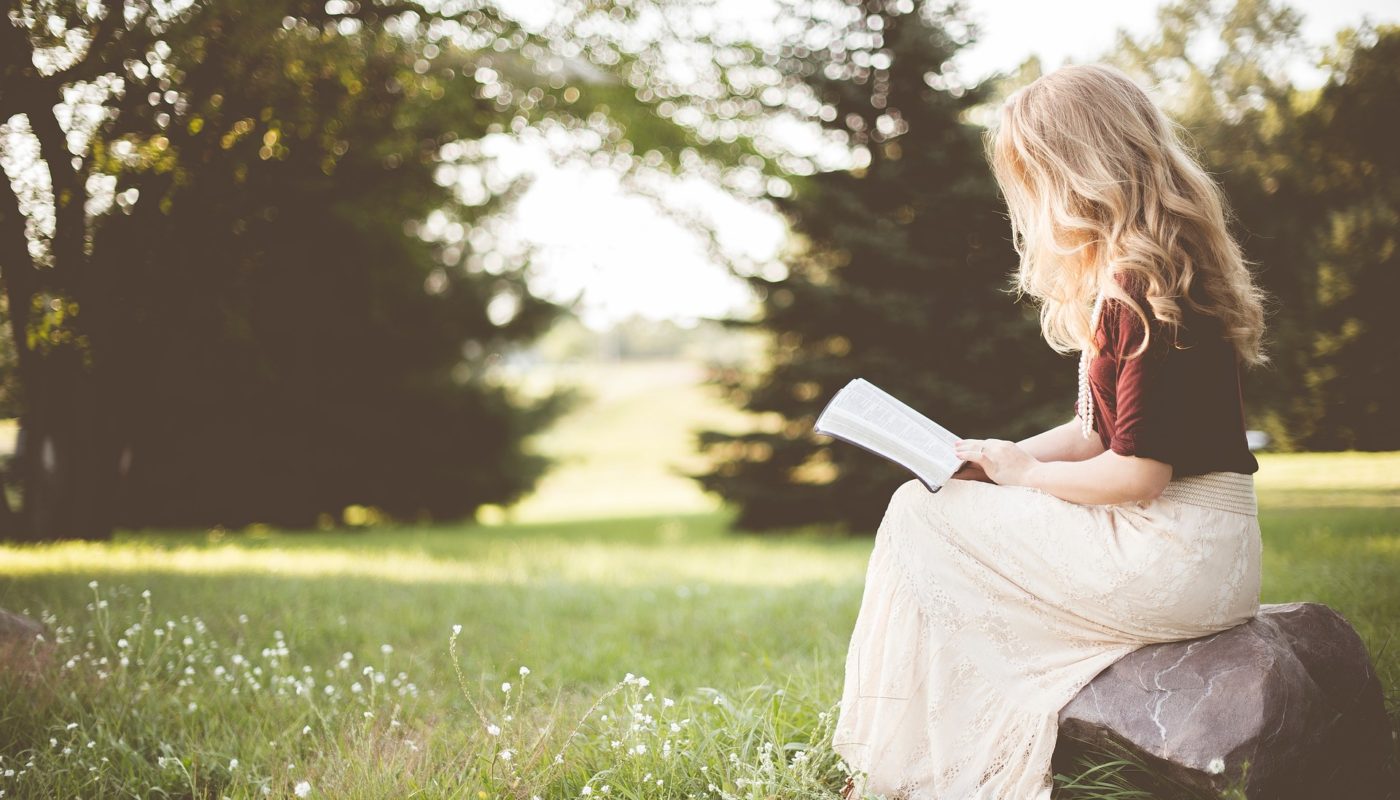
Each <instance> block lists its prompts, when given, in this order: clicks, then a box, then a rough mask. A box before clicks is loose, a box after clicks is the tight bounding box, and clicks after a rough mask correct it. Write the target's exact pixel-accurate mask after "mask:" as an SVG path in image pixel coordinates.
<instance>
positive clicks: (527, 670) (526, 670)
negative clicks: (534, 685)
mask: <svg viewBox="0 0 1400 800" xmlns="http://www.w3.org/2000/svg"><path fill="white" fill-rule="evenodd" d="M529 674H530V668H529V667H527V666H524V665H522V666H521V667H520V677H522V678H523V677H525V676H526V675H529Z"/></svg>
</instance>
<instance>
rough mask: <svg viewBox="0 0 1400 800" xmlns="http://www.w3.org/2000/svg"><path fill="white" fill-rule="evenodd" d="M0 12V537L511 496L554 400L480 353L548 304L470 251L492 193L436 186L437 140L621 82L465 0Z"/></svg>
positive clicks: (532, 327)
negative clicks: (1, 372) (586, 80)
mask: <svg viewBox="0 0 1400 800" xmlns="http://www.w3.org/2000/svg"><path fill="white" fill-rule="evenodd" d="M429 8H431V9H432V10H429ZM3 9H4V11H5V19H3V20H0V128H2V129H3V130H4V131H5V132H6V135H5V138H4V142H3V145H0V147H3V149H4V150H5V153H4V162H5V165H6V170H7V172H8V174H7V175H6V176H5V177H6V178H7V179H6V180H4V181H0V184H2V185H0V278H3V281H4V288H5V300H6V303H5V309H4V310H5V319H6V321H7V323H8V326H9V334H10V336H9V342H8V344H9V347H8V349H7V356H8V358H7V359H6V364H5V366H6V367H7V368H8V369H7V373H6V375H5V381H4V388H5V392H6V394H5V398H4V399H5V402H6V404H7V405H8V406H9V409H8V410H10V411H12V412H14V413H16V414H17V415H18V417H19V422H20V439H19V447H18V449H17V453H16V456H15V458H14V459H13V460H12V461H11V463H10V464H9V468H8V469H7V471H6V473H5V478H6V480H7V481H8V482H9V483H11V484H12V485H13V486H14V488H15V490H16V491H15V492H14V494H15V496H16V497H18V498H19V501H20V506H19V507H18V508H13V507H11V505H10V503H8V502H7V503H5V504H4V505H3V507H0V535H9V536H24V537H30V538H49V537H59V536H81V537H102V536H105V535H107V534H108V533H109V532H110V530H111V529H112V526H113V525H114V524H116V523H118V522H122V523H125V524H133V525H135V524H151V523H167V524H174V523H181V524H195V523H200V524H207V523H217V522H223V523H228V524H239V523H242V522H247V521H251V520H263V521H269V522H283V523H289V524H296V523H306V522H309V521H312V520H315V519H316V518H317V517H318V516H320V515H321V514H323V513H331V514H334V513H335V512H337V511H339V509H340V508H341V507H343V506H344V505H345V504H346V503H351V502H354V503H369V504H376V505H379V506H381V507H382V508H384V509H385V510H386V511H389V512H391V513H393V514H395V515H401V516H417V515H421V514H425V513H426V514H428V515H430V516H434V517H438V516H456V515H460V514H464V513H469V512H470V511H471V510H472V509H474V508H475V507H476V506H477V505H479V504H481V503H484V502H498V503H508V502H511V501H512V500H514V499H515V498H517V497H518V496H519V495H520V494H521V493H523V492H524V491H526V490H528V488H530V486H531V485H532V483H533V481H534V478H535V477H537V476H538V474H539V473H540V472H541V470H542V469H543V468H544V466H545V462H544V460H543V459H542V458H541V457H539V456H537V455H533V454H530V453H528V452H527V449H526V448H525V447H524V440H525V439H526V437H527V436H528V435H529V434H530V433H532V432H533V431H536V430H539V429H540V428H541V427H542V426H543V425H544V424H546V423H547V422H548V421H549V420H550V419H552V418H553V417H554V416H556V415H557V413H558V412H559V411H561V410H562V408H563V407H564V403H565V400H566V395H565V394H563V393H559V394H556V395H555V396H553V397H550V398H542V399H540V400H539V401H536V402H528V403H527V402H525V401H524V400H523V399H521V398H518V397H515V396H513V393H511V392H510V391H508V390H507V388H506V387H504V386H501V385H499V381H498V380H497V379H496V377H495V376H494V375H493V374H492V363H493V362H494V361H496V360H497V359H499V357H500V355H501V353H502V351H503V349H504V348H505V347H506V346H507V345H509V344H511V343H512V342H519V341H521V340H524V339H528V338H530V337H532V336H534V335H535V334H537V333H538V332H539V331H540V330H542V329H543V328H544V327H545V326H546V325H547V324H548V322H549V320H550V319H551V318H552V317H553V315H554V312H555V310H556V309H555V308H554V307H553V305H552V304H549V303H543V302H540V301H538V300H537V299H535V298H533V297H531V296H530V294H529V293H528V291H526V290H525V286H524V281H523V277H524V271H523V270H524V265H523V264H519V263H510V262H508V261H502V260H499V259H497V258H495V257H491V258H483V257H482V256H483V254H482V253H481V252H477V248H476V247H474V243H475V242H477V241H485V240H486V239H489V236H486V237H480V236H475V235H472V236H468V235H467V234H468V233H469V232H470V233H480V231H474V228H473V222H474V221H476V220H478V219H480V218H481V217H482V216H483V215H486V214H488V213H489V212H490V211H491V210H492V208H491V206H490V205H489V204H487V205H481V204H480V201H481V199H482V198H480V197H475V198H471V199H470V200H469V201H467V202H463V201H461V200H459V199H458V198H457V197H456V196H455V195H454V194H453V193H452V192H449V191H448V190H447V187H448V186H450V185H453V184H454V183H455V182H454V181H453V180H452V177H453V175H454V171H455V170H456V169H458V166H459V165H456V164H453V163H451V162H452V160H453V158H452V157H449V156H447V155H445V154H446V153H447V152H448V150H449V149H455V152H456V153H458V154H459V155H460V154H461V153H463V152H466V151H468V150H469V149H470V148H468V147H465V146H461V143H463V142H466V143H470V142H471V141H472V140H473V139H474V138H478V137H481V136H483V135H486V134H488V133H490V132H493V131H494V132H499V131H507V130H518V129H520V126H529V125H532V124H535V123H536V122H538V121H539V120H540V119H542V118H543V117H545V116H546V115H548V114H550V113H551V110H552V109H557V108H560V107H561V106H562V105H567V104H569V103H577V104H579V105H581V106H585V107H582V108H580V110H579V112H578V113H577V114H572V115H568V116H572V117H575V118H580V119H588V120H589V125H590V126H591V127H594V128H597V127H600V125H601V123H596V124H595V123H594V122H593V117H596V116H599V114H598V113H597V112H598V110H599V109H600V108H604V106H603V105H602V104H603V103H605V102H608V101H610V100H612V99H613V98H616V97H619V93H618V91H617V89H616V88H615V87H614V86H612V85H610V84H607V83H606V82H604V84H603V85H599V86H583V89H584V91H583V92H582V93H580V92H579V90H578V88H576V86H572V85H571V86H566V85H565V84H564V82H562V81H557V80H556V79H557V78H558V77H559V76H560V75H561V74H564V72H563V70H562V69H559V68H555V69H553V70H552V71H543V70H539V69H536V68H535V67H536V64H535V63H532V62H535V61H538V60H541V59H554V60H558V59H557V55H556V54H555V53H554V52H553V51H552V50H551V48H550V47H548V46H546V45H545V44H542V42H541V41H540V38H539V36H537V35H535V34H527V33H526V32H524V31H522V30H521V29H520V28H519V27H518V26H516V25H514V24H513V23H511V21H510V20H509V19H507V18H505V17H504V16H502V15H501V14H499V13H496V12H494V11H493V10H492V9H491V8H490V7H481V6H478V5H477V4H469V5H468V4H456V3H449V4H443V5H438V4H429V5H428V6H418V5H415V4H402V3H395V4H392V5H377V4H374V3H371V2H365V3H358V2H354V3H352V2H345V3H341V2H332V3H325V2H292V3H271V2H266V1H265V0H250V1H249V2H240V3H204V2H195V3H192V4H189V5H187V6H183V7H182V10H171V9H170V8H169V7H168V6H166V5H164V4H150V3H146V2H141V0H108V1H107V2H104V3H101V4H78V3H68V2H29V1H28V0H6V2H4V3H3ZM581 41H582V44H583V45H584V46H585V47H591V46H594V45H595V44H596V42H592V41H590V40H588V39H586V38H585V39H582V40H581ZM570 55H571V56H578V55H579V48H575V49H574V50H573V51H571V53H570ZM613 55H614V57H613V58H612V61H613V62H616V61H617V59H616V58H615V54H613ZM594 72H595V73H596V70H595V71H594ZM616 83H619V84H620V81H618V82H616ZM622 88H626V87H622ZM627 95H630V91H629V92H627V93H626V94H625V95H622V99H625V98H626V96H627ZM590 96H592V101H591V102H592V104H593V105H595V106H597V107H596V108H590V107H586V106H588V105H589V103H590ZM29 143H32V144H33V152H25V148H26V147H27V145H28V144H29ZM621 146H622V143H619V142H615V141H608V142H606V143H605V144H604V146H603V148H602V149H603V150H604V151H605V152H607V151H613V150H616V149H620V148H621ZM480 183H481V182H480V181H478V184H480ZM491 191H498V189H495V188H493V189H492V190H491ZM4 497H5V495H4V493H0V499H3V498H4Z"/></svg>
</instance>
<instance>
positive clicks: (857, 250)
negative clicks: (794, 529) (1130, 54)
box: [694, 2, 1074, 530]
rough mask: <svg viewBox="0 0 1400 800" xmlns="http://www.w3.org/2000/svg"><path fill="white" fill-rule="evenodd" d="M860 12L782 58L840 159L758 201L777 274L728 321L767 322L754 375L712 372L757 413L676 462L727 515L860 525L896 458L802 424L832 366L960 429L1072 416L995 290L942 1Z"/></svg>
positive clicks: (996, 230) (1062, 370) (1009, 253)
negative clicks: (749, 306)
mask: <svg viewBox="0 0 1400 800" xmlns="http://www.w3.org/2000/svg"><path fill="white" fill-rule="evenodd" d="M861 10H862V13H860V14H856V15H854V17H855V18H854V20H853V21H851V22H850V23H849V24H850V27H849V28H846V29H842V31H843V35H842V36H833V37H831V38H830V40H829V46H828V47H827V48H825V49H813V50H812V51H811V52H810V53H809V54H807V55H804V56H801V57H799V56H796V55H794V56H792V57H791V59H790V62H791V63H788V64H785V65H784V67H783V69H784V71H785V72H788V73H791V74H796V75H801V76H803V77H804V80H805V81H806V82H807V84H808V86H809V87H810V89H811V92H812V94H813V95H814V96H815V97H816V98H817V99H818V100H820V101H821V105H820V107H819V108H818V109H817V110H816V111H815V112H814V119H816V120H820V121H821V122H822V124H823V125H824V126H825V127H826V128H827V129H828V131H830V132H832V133H833V134H835V136H836V138H837V139H839V140H841V141H845V142H848V143H849V145H850V146H851V147H852V148H853V150H854V153H855V158H856V163H855V164H854V165H853V166H851V167H849V168H846V169H839V170H831V171H826V172H820V173H817V174H815V175H813V176H810V177H805V178H800V179H797V180H795V191H794V193H793V195H792V196H791V197H790V198H779V199H778V200H777V202H778V203H779V207H780V208H781V209H782V211H783V212H784V214H785V216H786V217H787V219H788V221H789V223H790V225H791V227H792V229H793V231H794V235H795V239H796V241H795V242H794V245H793V248H792V252H791V254H790V255H789V257H788V258H787V259H786V260H785V266H786V268H787V274H786V275H784V276H781V277H778V278H770V277H768V276H766V275H764V274H757V275H754V276H752V277H750V278H749V280H750V282H751V283H752V285H753V286H754V287H755V289H756V291H757V292H758V294H759V296H760V298H761V299H762V302H763V316H762V318H761V319H760V320H758V321H755V322H740V321H735V322H733V323H732V324H734V325H737V326H754V327H760V328H761V329H763V330H764V331H766V332H768V333H769V334H770V335H771V337H772V341H773V344H772V347H771V349H770V354H769V355H770V363H769V364H767V365H766V368H765V370H764V371H763V373H762V374H760V375H749V374H745V373H742V372H740V371H739V370H734V369H731V370H725V371H721V372H719V373H718V374H717V376H716V381H717V382H718V383H720V384H721V385H722V387H723V388H724V390H725V392H726V393H727V395H728V396H729V397H730V398H731V399H732V400H733V401H734V402H735V403H736V404H738V405H741V406H742V407H743V408H744V409H745V410H747V411H751V412H755V413H756V414H760V415H762V416H761V417H759V419H760V420H761V421H762V424H761V426H760V427H759V428H758V429H757V430H755V431H753V432H748V433H743V434H730V433H726V432H721V431H705V432H703V433H702V434H701V435H700V437H699V442H700V446H701V447H702V448H703V449H706V450H707V451H709V452H711V453H712V454H714V455H715V456H716V458H717V462H718V463H717V465H716V467H715V468H714V469H713V470H712V471H710V472H708V473H705V474H702V475H696V476H694V477H696V478H697V479H698V480H699V481H701V483H702V484H703V485H704V486H705V487H706V488H707V489H710V490H713V491H715V492H717V493H719V494H720V495H721V496H723V497H724V498H725V499H726V500H727V501H728V502H731V503H733V504H735V505H737V506H738V507H739V508H740V513H739V515H738V517H737V518H736V524H737V525H738V526H740V527H742V528H746V529H753V530H767V529H773V528H778V527H783V526H790V525H794V524H802V523H806V522H815V521H838V522H843V523H846V524H848V525H850V526H851V527H852V528H853V529H856V530H871V529H873V528H874V526H875V523H876V522H878V520H879V515H880V512H881V511H882V510H883V508H884V506H885V504H886V503H888V501H889V492H888V487H889V486H890V485H892V480H893V479H894V477H895V476H896V475H897V474H898V472H899V470H900V469H901V468H899V467H896V466H894V465H892V464H890V463H888V462H885V461H883V460H881V459H877V458H875V457H874V456H871V455H870V454H868V453H865V452H862V451H860V450H858V449H856V448H852V447H850V446H849V445H847V444H834V443H833V441H832V440H831V439H830V438H829V437H824V436H820V435H817V434H814V433H813V432H812V430H811V428H812V423H813V421H814V420H815V418H816V415H817V414H818V413H819V412H820V410H821V409H822V407H823V406H824V405H825V404H826V403H827V402H828V401H829V400H830V398H831V396H832V395H833V394H834V393H835V392H836V391H837V390H839V389H840V388H841V387H842V386H844V385H845V384H846V383H847V382H849V381H850V380H851V379H852V378H856V377H861V378H865V379H867V380H869V381H871V382H873V383H875V384H876V385H877V386H880V387H881V388H883V389H885V390H886V391H888V392H890V393H892V394H893V395H895V396H896V397H898V398H900V399H901V400H903V401H904V402H906V403H908V404H909V405H911V406H913V407H914V408H916V409H919V410H921V411H923V412H924V413H926V414H927V415H929V416H930V417H932V418H934V419H935V420H937V421H938V422H939V423H940V424H942V425H943V426H944V427H947V428H948V429H950V430H952V431H953V432H955V433H957V434H958V435H961V436H991V435H995V436H999V437H1003V438H1021V437H1023V436H1027V435H1030V434H1032V433H1034V432H1036V431H1038V430H1040V429H1043V428H1044V427H1049V426H1050V425H1054V424H1059V423H1061V422H1063V421H1064V420H1066V419H1068V418H1070V417H1071V416H1072V414H1073V394H1074V392H1073V385H1072V384H1073V379H1074V375H1073V373H1074V367H1073V365H1072V364H1070V363H1069V362H1068V361H1066V360H1065V359H1063V358H1060V357H1058V356H1056V355H1055V354H1054V353H1053V352H1052V351H1050V350H1049V348H1047V347H1045V345H1044V344H1043V343H1042V342H1040V341H1039V338H1038V327H1037V325H1036V322H1035V313H1034V311H1033V310H1031V309H1029V308H1026V307H1017V306H1016V304H1015V302H1014V299H1013V298H1012V297H1010V296H1009V295H1008V294H1007V292H1008V290H1009V289H1010V286H1011V280H1012V279H1011V272H1012V270H1013V268H1014V267H1015V253H1014V251H1013V250H1012V248H1011V246H1010V242H1009V232H1008V228H1007V223H1006V220H1005V217H1004V214H1003V208H1002V206H1001V203H1000V200H999V198H998V195H997V191H996V187H995V184H994V182H993V181H992V178H991V176H990V173H989V170H988V169H987V166H986V164H985V163H984V161H983V158H982V149H981V147H982V145H981V138H980V136H981V129H980V128H978V127H977V126H975V125H972V124H969V123H967V122H965V121H964V115H965V113H966V112H967V110H968V109H970V108H971V107H973V106H975V105H977V104H979V103H980V102H982V101H983V100H985V93H986V91H987V87H985V86H978V87H963V86H961V85H959V84H958V83H957V82H956V79H955V76H953V75H952V74H950V73H949V72H948V70H947V67H946V66H945V65H946V64H948V63H949V60H950V59H951V58H953V56H954V54H955V53H956V51H957V50H958V48H959V47H961V46H962V45H963V42H962V41H961V40H960V39H959V38H958V33H959V31H958V29H959V28H960V27H962V26H963V25H964V23H963V22H962V21H961V10H960V9H959V8H957V7H956V6H955V7H953V8H951V9H950V10H948V11H946V12H939V13H937V14H935V13H934V12H933V11H932V10H930V8H929V7H928V6H924V7H922V9H921V10H919V11H912V10H909V9H906V8H905V7H904V6H903V5H902V4H898V3H884V2H870V3H864V4H862V5H861ZM770 420H771V422H770Z"/></svg>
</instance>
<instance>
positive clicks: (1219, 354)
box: [1074, 276, 1259, 478]
mask: <svg viewBox="0 0 1400 800" xmlns="http://www.w3.org/2000/svg"><path fill="white" fill-rule="evenodd" d="M1117 280H1118V283H1119V285H1120V286H1123V287H1124V288H1125V289H1127V290H1128V293H1129V296H1130V297H1132V298H1133V299H1134V300H1136V301H1137V303H1138V304H1139V305H1140V306H1141V308H1142V311H1143V313H1144V314H1146V315H1147V318H1148V320H1149V321H1150V323H1151V325H1152V337H1151V341H1150V342H1149V343H1148V348H1147V350H1146V351H1144V352H1143V353H1142V354H1141V355H1139V356H1137V357H1136V358H1132V359H1129V358H1128V356H1130V355H1132V354H1133V353H1134V352H1136V351H1137V348H1138V346H1139V345H1141V344H1142V339H1143V327H1142V320H1141V319H1139V318H1138V316H1137V314H1135V313H1133V310H1132V309H1131V308H1129V307H1128V306H1127V305H1125V304H1123V303H1121V302H1119V301H1118V300H1116V299H1114V298H1110V297H1105V298H1104V302H1103V306H1102V307H1101V308H1100V310H1099V326H1098V328H1097V329H1096V330H1095V340H1096V342H1097V343H1098V345H1099V355H1098V356H1096V357H1094V358H1093V359H1091V360H1090V362H1089V393H1090V395H1091V396H1092V398H1093V403H1094V427H1095V428H1097V430H1098V433H1099V440H1100V441H1101V442H1103V446H1104V448H1105V449H1108V450H1112V451H1113V452H1115V453H1118V454H1120V455H1125V456H1129V455H1131V456H1139V457H1142V458H1151V459H1155V460H1157V461H1164V462H1166V463H1168V464H1171V465H1172V477H1174V478H1179V477H1184V476H1186V475H1198V474H1201V473H1205V472H1214V471H1222V472H1243V473H1253V472H1257V471H1259V462H1258V460H1257V459H1255V457H1254V454H1253V453H1252V452H1250V450H1249V443H1248V441H1247V440H1246V438H1245V432H1244V391H1243V389H1242V388H1241V385H1240V365H1239V361H1238V359H1237V357H1236V355H1235V350H1234V347H1233V346H1232V345H1231V343H1230V342H1229V341H1228V340H1226V339H1225V338H1224V337H1223V335H1222V334H1221V332H1220V327H1219V320H1217V319H1215V318H1214V317H1206V316H1202V315H1197V314H1195V313H1193V312H1192V310H1191V309H1189V308H1185V307H1183V309H1182V313H1183V314H1184V315H1185V317H1184V319H1183V324H1182V327H1181V329H1180V334H1179V336H1178V341H1177V343H1176V344H1177V345H1179V346H1180V348H1184V349H1179V348H1178V347H1174V346H1173V343H1172V341H1171V338H1172V337H1171V333H1170V330H1169V329H1168V328H1167V327H1166V326H1165V325H1164V324H1163V323H1161V322H1160V321H1159V320H1158V319H1157V318H1156V316H1155V315H1154V314H1153V313H1152V307H1151V306H1149V305H1148V304H1147V300H1146V298H1145V296H1144V295H1143V293H1142V291H1141V289H1134V288H1133V287H1132V286H1131V285H1130V284H1129V283H1127V282H1126V279H1125V278H1123V277H1122V276H1118V277H1117ZM1074 410H1075V413H1076V414H1078V413H1079V401H1078V400H1077V399H1076V400H1075V408H1074Z"/></svg>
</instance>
